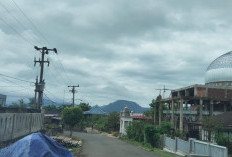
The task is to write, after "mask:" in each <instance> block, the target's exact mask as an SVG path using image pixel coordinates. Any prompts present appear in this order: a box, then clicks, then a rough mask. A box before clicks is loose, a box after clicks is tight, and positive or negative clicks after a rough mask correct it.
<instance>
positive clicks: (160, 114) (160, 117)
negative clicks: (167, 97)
mask: <svg viewBox="0 0 232 157" xmlns="http://www.w3.org/2000/svg"><path fill="white" fill-rule="evenodd" d="M162 114H163V107H162V103H160V104H159V125H160V124H161V122H162Z"/></svg>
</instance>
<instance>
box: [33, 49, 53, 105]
mask: <svg viewBox="0 0 232 157" xmlns="http://www.w3.org/2000/svg"><path fill="white" fill-rule="evenodd" d="M34 48H35V49H36V50H37V51H40V52H41V60H40V59H39V60H38V61H37V60H36V59H35V60H34V63H35V65H36V63H39V64H40V78H39V83H38V84H37V87H36V91H37V92H39V96H38V105H37V109H39V108H40V107H41V106H42V103H43V90H44V86H45V82H44V79H43V71H44V63H48V66H49V60H48V59H47V61H44V56H45V54H49V52H50V51H53V52H55V53H57V50H56V48H54V49H48V48H47V47H41V48H39V47H37V46H35V47H34ZM35 65H34V66H35Z"/></svg>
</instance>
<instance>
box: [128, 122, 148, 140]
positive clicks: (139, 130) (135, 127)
mask: <svg viewBox="0 0 232 157" xmlns="http://www.w3.org/2000/svg"><path fill="white" fill-rule="evenodd" d="M144 126H145V124H144V123H142V122H140V121H133V122H132V123H131V124H130V125H129V126H128V127H127V128H126V133H127V137H128V138H129V139H133V140H135V141H138V142H144Z"/></svg>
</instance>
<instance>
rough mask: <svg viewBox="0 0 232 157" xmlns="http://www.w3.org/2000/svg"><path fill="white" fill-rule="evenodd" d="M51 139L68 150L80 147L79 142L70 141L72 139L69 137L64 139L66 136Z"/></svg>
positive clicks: (75, 140)
mask: <svg viewBox="0 0 232 157" xmlns="http://www.w3.org/2000/svg"><path fill="white" fill-rule="evenodd" d="M51 138H53V139H54V140H56V141H57V142H59V143H60V144H61V145H63V146H64V147H68V148H71V147H79V146H81V145H82V141H81V140H77V139H72V138H69V137H66V136H52V137H51Z"/></svg>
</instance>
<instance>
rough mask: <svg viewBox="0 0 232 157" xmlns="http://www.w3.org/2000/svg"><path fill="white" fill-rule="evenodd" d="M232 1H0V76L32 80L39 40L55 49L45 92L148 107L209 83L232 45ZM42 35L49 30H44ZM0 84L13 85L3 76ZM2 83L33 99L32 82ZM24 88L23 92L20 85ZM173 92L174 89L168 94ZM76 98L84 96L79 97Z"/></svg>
mask: <svg viewBox="0 0 232 157" xmlns="http://www.w3.org/2000/svg"><path fill="white" fill-rule="evenodd" d="M231 3H232V2H230V1H220V2H219V1H209V0H208V1H200V0H199V1H175V0H174V1H153V0H147V1H139V0H133V1H132V0H131V1H130V0H129V1H123V0H118V1H111V0H110V1H109V0H100V1H93V0H92V1H85V0H79V1H76V0H75V1H74V0H71V1H62V0H56V1H54V0H52V1H46V2H45V1H39V0H35V1H29V0H23V1H20V2H17V4H18V6H19V7H20V8H21V9H22V11H23V12H24V14H25V15H27V16H28V17H29V18H30V19H31V21H32V22H33V23H34V25H36V27H35V26H33V24H31V23H30V21H28V20H27V18H26V17H25V16H24V15H23V14H22V12H21V11H20V10H19V9H18V8H17V6H16V5H15V4H14V3H13V1H6V0H4V1H2V2H1V3H0V13H1V17H0V36H1V38H0V47H1V51H0V54H1V57H0V65H1V68H0V73H2V74H6V75H10V76H14V77H18V78H22V79H26V80H30V81H34V80H35V77H36V75H38V74H39V65H37V66H36V67H34V64H33V61H34V57H36V58H37V59H38V58H39V57H40V54H39V52H36V51H35V50H34V49H33V45H38V46H47V47H49V48H53V47H56V48H57V49H58V56H57V55H56V54H52V53H51V54H49V55H48V56H47V58H49V60H50V61H51V65H50V66H49V67H46V68H45V80H46V91H45V93H46V95H47V96H48V97H49V98H51V99H52V100H55V101H71V100H70V99H71V93H69V92H68V90H69V89H68V87H67V86H68V85H76V84H79V85H80V88H79V89H77V90H78V93H77V95H76V97H77V98H78V99H82V100H84V101H86V102H89V103H90V104H91V105H95V104H99V105H105V104H108V103H110V102H112V101H115V100H118V99H126V100H132V101H135V102H137V103H139V104H140V105H142V106H148V104H149V103H150V102H151V100H152V99H153V98H155V97H156V96H157V95H158V94H159V91H158V90H156V89H159V88H163V86H164V85H165V86H166V87H167V88H169V89H175V88H180V87H182V86H188V85H191V84H204V75H205V70H206V69H207V66H208V65H209V64H210V63H211V62H212V61H213V60H214V59H215V58H217V57H219V56H220V55H222V54H224V53H226V52H228V51H230V50H231V42H232V40H231V36H230V34H231V33H232V31H231V30H232V29H231V21H232V17H231V16H230V14H229V12H230V6H231ZM41 33H42V34H43V35H41ZM1 80H2V82H1V84H0V86H7V85H9V86H11V85H15V84H13V83H12V82H9V81H7V80H4V79H2V78H1ZM14 83H17V84H20V85H21V86H25V87H26V89H25V90H23V88H22V87H21V86H19V87H15V88H13V87H12V88H13V92H12V93H9V92H10V90H9V88H3V87H2V88H1V90H0V92H1V93H3V94H7V95H9V96H8V98H9V99H10V98H11V96H10V95H19V96H21V95H25V96H33V92H34V91H33V86H32V85H31V84H27V83H22V82H14ZM21 88H22V90H23V91H22V92H17V90H19V89H21ZM166 96H168V94H166ZM77 101H78V100H77Z"/></svg>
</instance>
